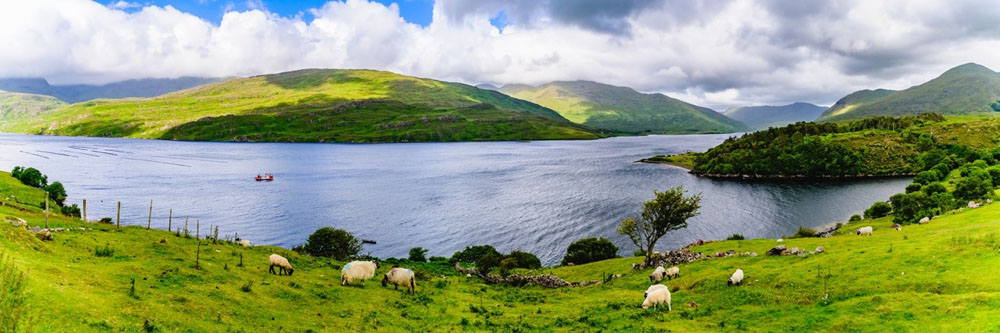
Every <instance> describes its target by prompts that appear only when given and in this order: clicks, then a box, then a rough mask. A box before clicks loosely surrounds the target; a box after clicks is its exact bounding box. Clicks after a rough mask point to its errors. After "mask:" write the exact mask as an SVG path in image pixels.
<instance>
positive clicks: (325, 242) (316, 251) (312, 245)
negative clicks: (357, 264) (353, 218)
mask: <svg viewBox="0 0 1000 333" xmlns="http://www.w3.org/2000/svg"><path fill="white" fill-rule="evenodd" d="M300 248H301V250H302V251H304V252H305V253H308V254H310V255H313V256H316V257H332V258H334V259H337V260H347V259H348V258H351V257H354V256H357V255H358V253H361V240H359V239H357V238H355V237H354V235H352V234H351V233H349V232H347V231H344V230H341V229H334V228H331V227H322V228H319V229H318V230H316V231H315V232H313V233H312V235H309V239H307V240H306V243H305V244H303V245H302V246H301V247H300Z"/></svg>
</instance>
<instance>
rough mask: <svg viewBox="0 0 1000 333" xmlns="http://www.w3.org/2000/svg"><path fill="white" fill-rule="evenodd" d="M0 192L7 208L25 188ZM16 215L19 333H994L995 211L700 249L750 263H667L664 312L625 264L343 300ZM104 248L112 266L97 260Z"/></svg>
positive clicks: (8, 235) (141, 239) (222, 262)
mask: <svg viewBox="0 0 1000 333" xmlns="http://www.w3.org/2000/svg"><path fill="white" fill-rule="evenodd" d="M2 178H9V175H7V174H3V175H0V179H2ZM9 182H10V180H9V179H5V180H4V184H6V183H9ZM13 190H14V191H19V193H22V194H19V196H24V195H27V194H24V193H25V192H30V191H31V189H26V188H20V189H13ZM5 191H11V187H6V188H5ZM35 195H37V193H36V194H35ZM15 217H17V218H23V219H25V220H27V221H28V222H29V223H30V224H31V225H32V226H38V225H41V224H43V223H44V222H43V221H44V215H43V214H40V213H39V212H37V211H30V210H29V211H25V210H20V209H16V208H11V207H10V206H6V205H5V206H4V207H2V208H0V221H3V222H4V223H2V224H0V252H2V253H3V256H6V257H8V258H10V260H8V261H7V263H6V264H3V265H2V266H4V267H5V268H8V267H11V266H12V267H13V268H14V269H15V270H16V271H20V272H22V273H24V274H26V277H27V280H26V287H25V288H24V290H23V292H18V293H19V294H21V295H23V296H24V297H25V299H26V302H25V306H24V315H23V316H22V318H21V321H20V324H21V328H22V330H24V331H43V332H49V331H140V330H143V329H145V327H144V325H145V324H146V322H147V319H148V320H149V321H150V325H152V326H154V328H155V329H156V330H159V331H183V332H201V331H237V332H239V331H333V330H347V331H398V332H403V331H426V330H431V331H452V330H457V331H466V330H468V331H484V330H489V331H589V330H635V331H651V330H664V329H670V330H674V331H681V332H696V331H707V330H733V331H739V330H752V331H816V330H821V331H826V330H831V331H912V330H922V331H944V330H956V331H963V332H966V331H995V330H1000V322H998V321H996V318H997V317H998V316H1000V276H997V275H996V274H995V271H996V267H1000V238H998V236H997V231H998V229H1000V205H996V204H992V205H986V206H985V207H983V208H978V209H967V210H964V211H958V212H955V213H953V214H946V215H944V216H942V217H940V218H938V219H934V220H932V221H931V222H930V223H928V224H925V225H912V226H906V227H904V229H903V230H902V231H895V230H891V229H890V228H889V226H890V224H891V222H890V218H883V219H877V220H864V221H860V222H857V223H855V224H853V225H849V226H847V227H845V228H843V229H841V231H839V232H838V233H837V234H836V235H835V236H833V237H831V238H800V239H786V240H785V241H784V243H783V244H785V245H787V246H788V247H789V248H791V247H800V248H804V249H807V250H812V249H814V248H815V247H817V246H823V247H825V248H826V252H825V253H823V254H818V255H812V256H808V257H797V256H784V257H768V256H764V255H763V254H764V253H765V251H767V249H769V248H771V247H772V246H774V245H776V244H778V243H776V242H775V241H774V240H772V239H756V240H744V241H722V242H712V243H706V244H705V245H702V246H698V247H695V248H692V250H693V251H698V252H703V253H714V252H716V251H726V250H736V251H738V252H756V253H758V254H760V255H759V256H756V257H749V256H741V257H728V258H721V259H713V260H701V261H696V262H693V263H690V264H686V265H682V266H681V277H680V278H678V279H675V280H673V281H668V282H665V284H667V285H668V286H669V287H670V288H671V289H672V290H673V311H671V312H668V311H666V310H665V309H648V310H642V309H640V308H639V307H638V305H639V304H640V303H641V302H642V293H643V291H644V290H645V288H646V287H647V286H648V285H649V281H648V278H647V276H648V274H649V273H650V271H649V270H645V271H635V272H633V271H631V269H630V266H631V264H633V263H637V262H639V261H640V259H639V258H620V259H612V260H606V261H602V262H596V263H590V264H586V265H577V266H566V267H555V268H543V269H541V270H538V271H537V272H522V273H551V274H555V275H557V276H560V277H562V278H564V279H566V280H569V281H586V280H595V279H600V278H601V277H602V276H603V275H605V274H615V273H617V274H624V276H623V277H622V278H620V279H617V280H614V281H612V282H611V283H608V284H603V285H597V286H589V287H580V288H562V289H544V288H541V287H520V288H519V287H511V286H504V285H486V284H483V283H482V282H481V280H479V279H478V278H466V277H465V276H463V275H459V274H456V273H455V272H453V271H451V269H449V268H448V267H447V264H446V263H439V264H434V263H424V264H417V265H414V266H410V267H414V268H415V270H416V271H417V274H418V281H417V293H416V295H407V294H405V293H404V292H402V291H395V290H392V288H383V287H381V286H380V285H379V284H378V279H379V278H378V277H380V276H381V273H383V272H384V271H386V270H387V267H383V268H382V269H380V270H379V274H378V275H377V277H376V278H375V279H372V280H369V281H368V282H367V285H366V286H364V287H361V286H348V287H344V286H340V283H339V269H338V268H339V266H340V265H342V264H343V263H341V262H336V261H329V260H326V259H321V258H312V257H308V256H303V255H299V254H296V253H294V252H291V251H288V250H286V249H282V248H277V247H270V246H257V247H253V248H242V247H238V246H236V245H233V244H231V243H225V242H221V243H213V242H212V241H210V240H196V239H194V238H193V237H191V238H189V237H184V236H183V235H177V234H175V233H170V232H166V231H160V230H145V228H143V227H137V226H130V227H123V228H122V229H121V230H116V229H115V227H114V226H112V225H106V224H95V223H83V222H80V221H79V220H77V219H69V218H62V217H58V218H53V219H52V220H51V221H50V225H51V226H52V227H65V228H81V227H82V228H86V230H82V231H81V230H73V231H64V232H56V233H54V237H55V239H54V240H53V241H40V240H38V239H37V238H36V237H35V236H34V235H32V234H30V233H29V232H28V231H27V230H25V229H23V228H19V227H15V226H12V225H10V224H9V223H6V222H7V221H9V220H11V219H13V218H15ZM164 222H165V221H156V226H159V225H160V224H163V223H164ZM174 222H177V221H174ZM865 225H871V226H873V227H874V228H875V232H874V236H871V237H864V236H855V235H854V234H853V233H852V230H853V229H855V228H856V227H859V226H865ZM175 226H176V224H175ZM160 227H162V226H160ZM581 236H582V235H581ZM199 243H200V249H199ZM105 248H110V249H113V253H111V254H108V253H106V252H105V253H102V254H104V255H106V256H97V252H98V251H97V249H101V250H103V249H105ZM271 253H279V254H282V255H284V256H286V257H288V258H289V259H290V261H291V262H292V264H293V265H294V266H295V268H296V271H295V274H294V275H292V276H290V277H289V276H275V275H270V274H268V272H267V268H268V267H267V264H266V263H267V261H266V260H267V256H268V255H269V254H271ZM196 257H198V258H199V259H198V263H197V266H196ZM241 260H242V262H243V265H242V266H240V262H241ZM736 268H741V269H743V270H744V271H745V272H746V280H745V284H744V285H743V286H739V287H729V286H727V285H726V279H727V278H728V277H729V275H730V274H731V273H732V271H733V270H735V269H736ZM133 279H134V289H133V282H132V281H133ZM2 297H4V298H10V297H12V293H11V292H10V291H5V293H4V294H3V295H2ZM688 303H690V304H692V305H686V304H688ZM5 310H7V309H5Z"/></svg>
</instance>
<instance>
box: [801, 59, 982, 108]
mask: <svg viewBox="0 0 1000 333" xmlns="http://www.w3.org/2000/svg"><path fill="white" fill-rule="evenodd" d="M928 112H935V113H939V114H942V115H946V116H948V115H975V114H994V113H996V112H1000V73H997V72H994V71H993V70H991V69H989V68H986V67H984V66H982V65H979V64H975V63H967V64H964V65H961V66H957V67H955V68H952V69H949V70H948V71H946V72H944V73H942V74H941V75H940V76H938V77H936V78H934V79H933V80H930V81H927V82H925V83H923V84H920V85H917V86H913V87H910V88H908V89H904V90H900V91H892V90H885V89H878V90H862V91H857V92H854V93H852V94H850V95H847V96H845V97H844V98H842V99H841V100H839V101H837V103H836V104H834V105H833V106H832V107H831V108H830V109H829V110H827V111H826V112H824V113H823V115H822V116H821V117H820V119H819V120H820V121H842V120H852V119H860V118H867V117H873V116H907V115H917V114H921V113H928Z"/></svg>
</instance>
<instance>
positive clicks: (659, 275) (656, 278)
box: [649, 266, 667, 282]
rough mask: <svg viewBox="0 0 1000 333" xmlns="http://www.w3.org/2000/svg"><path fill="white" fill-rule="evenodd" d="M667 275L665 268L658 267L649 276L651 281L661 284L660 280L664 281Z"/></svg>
mask: <svg viewBox="0 0 1000 333" xmlns="http://www.w3.org/2000/svg"><path fill="white" fill-rule="evenodd" d="M666 273H667V270H665V269H663V266H659V267H656V269H655V270H653V273H652V274H649V281H651V282H660V280H663V276H664V274H666Z"/></svg>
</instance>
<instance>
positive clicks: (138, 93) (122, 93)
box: [0, 77, 220, 103]
mask: <svg viewBox="0 0 1000 333" xmlns="http://www.w3.org/2000/svg"><path fill="white" fill-rule="evenodd" d="M219 81H220V79H216V78H204V77H181V78H176V79H140V80H127V81H120V82H114V83H109V84H105V85H89V84H74V85H50V84H49V82H48V81H46V80H45V79H41V78H7V79H0V90H6V91H10V92H20V93H28V94H38V95H48V96H52V97H55V98H58V99H60V100H62V101H65V102H67V103H78V102H84V101H89V100H92V99H98V98H127V97H154V96H159V95H163V94H166V93H169V92H173V91H178V90H183V89H187V88H192V87H197V86H200V85H203V84H208V83H213V82H219Z"/></svg>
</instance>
